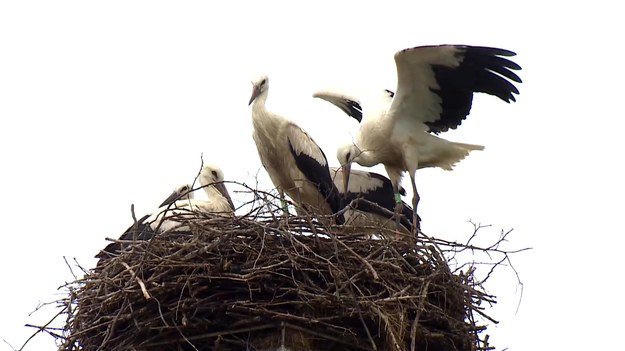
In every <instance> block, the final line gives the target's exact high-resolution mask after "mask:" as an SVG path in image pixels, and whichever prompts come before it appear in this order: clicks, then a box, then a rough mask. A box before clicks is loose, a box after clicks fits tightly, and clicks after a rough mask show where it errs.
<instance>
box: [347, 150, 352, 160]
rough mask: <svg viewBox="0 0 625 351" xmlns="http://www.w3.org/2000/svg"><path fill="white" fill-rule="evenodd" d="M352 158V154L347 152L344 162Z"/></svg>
mask: <svg viewBox="0 0 625 351" xmlns="http://www.w3.org/2000/svg"><path fill="white" fill-rule="evenodd" d="M351 158H352V153H351V152H348V153H347V156H346V160H347V161H349V160H350V159H351Z"/></svg>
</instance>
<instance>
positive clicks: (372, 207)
mask: <svg viewBox="0 0 625 351" xmlns="http://www.w3.org/2000/svg"><path fill="white" fill-rule="evenodd" d="M368 173H369V176H370V177H371V178H376V179H379V180H381V181H382V186H380V187H377V188H375V189H374V190H370V191H367V192H358V193H353V192H347V194H344V195H343V196H344V200H345V203H346V204H349V203H351V202H352V201H353V200H358V199H360V200H366V201H356V202H355V205H354V206H355V208H356V209H357V210H360V211H363V212H369V213H375V214H378V215H381V216H383V217H386V218H389V219H390V218H392V217H393V213H395V195H394V193H393V184H392V183H391V180H390V179H388V178H387V177H385V176H383V175H381V174H379V173H375V172H368ZM400 194H401V195H406V190H405V189H404V188H403V187H400ZM402 203H403V210H402V216H401V218H400V223H401V225H403V226H404V227H405V228H406V229H408V230H410V231H412V219H413V215H414V211H413V210H412V208H411V207H410V206H409V205H408V204H406V203H405V202H403V201H402ZM380 207H381V208H383V209H385V210H386V211H382V210H381V209H380ZM417 221H418V222H419V223H421V218H420V217H419V216H418V215H417Z"/></svg>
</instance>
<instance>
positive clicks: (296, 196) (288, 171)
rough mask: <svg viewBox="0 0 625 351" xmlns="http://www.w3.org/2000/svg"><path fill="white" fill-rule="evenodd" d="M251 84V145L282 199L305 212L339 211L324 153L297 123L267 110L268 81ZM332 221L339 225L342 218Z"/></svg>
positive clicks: (336, 193) (332, 212)
mask: <svg viewBox="0 0 625 351" xmlns="http://www.w3.org/2000/svg"><path fill="white" fill-rule="evenodd" d="M252 85H253V88H252V96H251V98H250V101H249V105H252V125H253V127H254V134H253V138H254V142H255V143H256V148H257V149H258V155H259V157H260V160H261V162H262V164H263V167H265V170H266V171H267V173H268V174H269V177H270V178H271V181H272V182H273V184H274V185H275V187H276V188H277V189H278V191H279V192H280V196H281V199H284V193H286V194H287V195H289V197H290V198H291V199H292V200H293V201H294V202H295V203H296V204H297V205H298V206H299V207H300V208H302V209H304V210H305V211H306V212H309V213H319V214H322V215H332V214H335V213H337V212H338V211H339V210H340V209H341V204H342V202H341V197H340V194H339V192H338V189H336V187H335V185H334V183H333V182H332V178H331V176H330V170H329V168H328V160H327V159H326V156H325V155H324V153H323V151H322V150H321V148H320V147H319V146H318V145H317V143H315V141H314V140H313V139H312V138H311V137H310V136H309V135H308V134H307V133H306V132H305V131H304V130H303V129H302V128H300V127H299V126H298V125H297V124H295V123H294V122H292V121H290V120H288V119H286V118H284V117H282V116H280V115H277V114H275V113H272V112H270V111H268V110H267V108H266V106H265V102H266V101H267V94H268V93H269V78H267V77H266V76H261V77H260V78H258V79H257V80H255V81H253V82H252ZM285 212H286V211H285ZM335 221H336V222H337V223H338V224H342V223H343V217H342V215H338V216H337V217H336V218H335Z"/></svg>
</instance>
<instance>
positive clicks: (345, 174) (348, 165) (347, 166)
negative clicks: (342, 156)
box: [341, 162, 352, 194]
mask: <svg viewBox="0 0 625 351" xmlns="http://www.w3.org/2000/svg"><path fill="white" fill-rule="evenodd" d="M341 167H342V168H343V194H347V189H349V174H350V172H351V171H352V163H351V162H347V163H346V164H344V165H343V166H341Z"/></svg>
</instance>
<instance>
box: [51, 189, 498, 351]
mask: <svg viewBox="0 0 625 351" xmlns="http://www.w3.org/2000/svg"><path fill="white" fill-rule="evenodd" d="M265 195H267V194H265ZM258 198H260V197H258ZM260 207H263V208H264V209H259V208H255V209H254V210H252V211H251V212H250V213H249V214H248V215H245V216H240V217H231V216H227V217H226V216H219V215H207V214H200V213H197V214H196V216H195V217H194V218H191V219H189V218H188V216H186V217H185V219H184V222H185V223H184V224H185V225H184V230H183V231H174V232H166V233H162V234H159V235H157V236H155V237H154V238H152V239H151V240H149V241H141V242H135V243H133V245H131V247H130V249H129V250H126V251H123V252H121V253H120V254H119V255H118V256H117V257H113V258H110V259H107V260H106V261H103V262H101V263H100V264H99V265H98V267H97V268H96V269H94V270H91V271H89V272H88V273H87V274H86V275H85V276H84V277H83V278H81V279H77V280H76V281H74V282H72V283H71V284H69V285H67V286H66V288H67V289H68V291H69V292H70V293H69V295H68V297H67V298H65V299H64V300H62V301H59V302H60V303H61V304H62V305H63V306H64V309H63V311H62V313H61V314H60V315H64V316H65V317H66V322H65V326H64V328H63V330H62V332H61V333H54V335H56V336H57V337H58V338H59V340H60V347H59V350H62V351H78V350H89V351H91V350H274V349H280V348H281V347H282V348H287V349H290V350H296V349H297V350H339V349H340V350H392V351H395V350H397V351H399V350H411V351H414V350H433V351H436V350H489V349H492V347H491V346H490V345H489V344H488V342H487V340H488V336H484V331H485V326H482V325H478V323H477V322H476V320H477V319H476V318H475V316H474V314H477V315H479V316H481V317H484V318H486V319H488V320H492V319H491V318H490V317H488V316H487V315H486V314H485V312H484V311H483V308H482V307H480V304H481V303H482V302H484V301H486V302H490V303H494V301H495V298H494V296H492V295H489V294H486V293H485V292H484V291H483V289H481V285H480V283H481V282H476V280H475V278H474V275H473V269H472V268H469V269H466V270H465V271H459V270H454V271H452V270H451V269H450V266H449V262H448V259H446V258H445V257H446V255H447V254H449V253H450V252H459V251H462V250H465V249H479V248H477V247H471V246H470V245H469V246H467V245H461V244H457V243H452V242H445V241H442V240H438V239H433V238H428V237H425V236H424V237H419V238H418V239H415V238H408V237H405V239H406V240H403V241H395V240H387V239H384V237H387V238H389V237H395V236H396V235H397V234H398V233H396V232H393V233H390V234H392V235H383V236H382V239H380V240H371V239H366V238H365V236H364V235H362V232H363V231H365V230H369V231H370V230H371V228H354V227H352V228H346V227H341V226H332V227H328V226H324V225H321V224H319V222H317V221H316V220H314V219H312V218H310V217H308V216H299V217H289V218H288V219H285V218H284V217H282V216H279V215H276V214H275V213H276V212H277V211H276V210H275V209H274V208H270V207H267V204H262V205H261V206H260ZM361 229H362V230H361ZM379 230H380V231H388V229H382V228H379ZM492 249H493V248H490V250H492ZM495 249H496V248H495ZM486 250H487V251H488V250H489V249H486ZM501 252H503V253H504V254H505V255H506V257H508V256H507V254H508V253H507V252H505V251H503V250H501ZM44 329H45V328H44Z"/></svg>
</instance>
